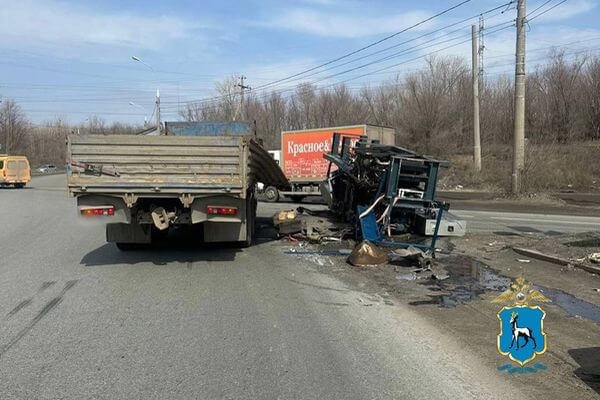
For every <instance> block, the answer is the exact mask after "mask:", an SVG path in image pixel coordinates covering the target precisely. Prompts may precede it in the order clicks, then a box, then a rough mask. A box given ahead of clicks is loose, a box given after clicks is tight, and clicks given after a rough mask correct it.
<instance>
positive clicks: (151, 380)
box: [0, 175, 583, 399]
mask: <svg viewBox="0 0 600 400" xmlns="http://www.w3.org/2000/svg"><path fill="white" fill-rule="evenodd" d="M64 179H65V178H64V176H62V175H56V176H45V177H37V178H34V179H33V181H32V184H31V187H30V188H27V189H23V190H14V189H7V190H0V321H2V322H1V324H0V377H1V379H0V398H2V399H12V398H19V399H23V398H28V399H29V398H65V399H82V398H104V399H120V398H122V399H166V398H168V399H176V398H197V399H263V398H264V399H399V398H402V399H410V398H418V399H447V398H453V399H462V398H481V399H496V398H497V399H506V398H518V399H525V398H527V396H525V395H524V394H522V393H520V392H519V391H518V390H517V389H516V388H515V387H514V385H511V383H510V382H509V381H507V378H505V377H504V376H502V375H500V374H499V373H498V371H496V370H495V369H493V368H490V367H489V366H486V365H485V364H484V363H483V362H482V360H481V358H480V355H477V354H472V353H470V352H469V350H468V349H464V348H462V347H461V346H460V345H459V344H458V342H457V341H455V338H453V337H452V334H451V333H449V332H443V331H441V329H440V328H438V327H437V326H435V325H432V324H431V323H430V322H428V320H426V319H424V318H423V317H421V316H420V315H419V314H417V312H416V311H415V310H414V309H409V308H408V307H407V306H403V305H401V304H394V305H389V304H386V303H385V302H382V301H379V300H377V299H372V298H369V296H368V295H367V294H366V293H363V292H362V291H361V290H360V288H358V287H349V286H348V285H347V284H344V283H342V282H341V281H339V280H337V279H336V278H334V277H332V276H330V275H327V274H325V273H322V272H319V271H317V269H316V268H315V267H314V263H312V262H310V260H306V259H300V258H294V257H293V256H290V255H288V254H285V253H284V251H285V250H287V248H288V247H289V246H287V245H286V244H284V243H280V242H276V241H268V240H263V241H262V242H261V243H260V244H258V245H256V246H253V247H251V248H249V249H243V250H241V249H237V248H231V247H228V248H210V249H194V248H191V249H190V248H177V247H172V248H160V249H151V250H145V251H137V252H128V253H122V252H119V251H118V250H117V249H116V247H114V246H113V245H111V244H106V243H105V242H104V228H103V226H101V225H89V224H84V223H83V222H81V221H79V220H78V219H77V216H76V212H75V204H74V201H73V199H70V198H68V197H66V194H65V190H64V186H65V183H64ZM273 207H274V206H273V205H269V206H268V207H263V208H261V209H260V210H259V213H262V215H263V216H266V215H269V214H270V213H271V211H272V208H273ZM281 207H282V208H285V207H286V205H285V204H284V205H281ZM474 215H475V214H474ZM490 218H491V217H490ZM499 223H502V224H506V223H508V222H507V221H501V222H499ZM511 223H512V222H511ZM535 226H537V225H535ZM573 226H576V227H578V228H579V227H580V226H579V225H573ZM581 228H583V225H581Z"/></svg>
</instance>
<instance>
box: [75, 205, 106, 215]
mask: <svg viewBox="0 0 600 400" xmlns="http://www.w3.org/2000/svg"><path fill="white" fill-rule="evenodd" d="M79 212H80V213H81V215H84V216H86V217H92V216H105V217H110V216H113V215H115V208H114V207H113V206H98V207H85V208H82V209H80V210H79Z"/></svg>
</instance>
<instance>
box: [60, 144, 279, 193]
mask: <svg viewBox="0 0 600 400" xmlns="http://www.w3.org/2000/svg"><path fill="white" fill-rule="evenodd" d="M68 154H69V157H70V164H71V173H70V174H69V176H68V188H69V192H70V193H71V194H72V195H77V194H83V193H106V194H123V193H131V194H133V195H137V196H140V195H141V196H143V195H149V194H152V195H157V194H161V193H163V194H167V193H173V194H174V193H178V194H182V193H185V194H210V193H231V194H238V195H240V196H241V197H244V196H245V191H246V189H247V188H248V187H249V185H252V184H254V183H255V182H256V181H258V180H260V181H264V180H267V181H270V182H273V184H277V185H278V186H285V185H286V184H287V181H286V179H285V176H284V175H283V173H281V171H280V170H279V168H278V167H277V165H276V164H275V163H274V162H273V161H272V159H271V157H270V156H269V155H268V153H267V152H266V151H265V150H264V149H262V148H261V147H260V146H259V145H258V144H257V143H256V142H254V141H253V140H252V139H251V138H250V137H247V136H220V137H218V136H137V135H86V136H79V135H72V136H70V137H69V141H68ZM274 167H276V168H274Z"/></svg>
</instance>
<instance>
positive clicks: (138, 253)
mask: <svg viewBox="0 0 600 400" xmlns="http://www.w3.org/2000/svg"><path fill="white" fill-rule="evenodd" d="M239 251H242V249H240V248H239V246H237V245H229V244H226V245H220V246H219V247H216V246H202V247H199V246H198V245H196V246H193V247H192V246H189V245H186V244H185V243H182V244H173V243H159V244H152V245H147V246H140V248H139V249H137V250H132V251H121V250H119V249H118V248H117V246H116V245H115V244H114V243H106V244H105V245H103V246H100V247H98V248H97V249H95V250H92V251H90V252H89V253H87V254H86V255H85V256H83V258H82V259H81V262H80V264H83V265H85V266H86V267H96V266H103V265H116V264H131V265H133V264H140V263H152V264H154V265H167V264H169V263H171V262H180V263H186V262H189V263H192V262H196V261H233V260H235V256H236V253H237V252H239Z"/></svg>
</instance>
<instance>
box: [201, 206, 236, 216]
mask: <svg viewBox="0 0 600 400" xmlns="http://www.w3.org/2000/svg"><path fill="white" fill-rule="evenodd" d="M237 211H238V210H237V207H222V206H206V213H207V214H210V215H235V214H237Z"/></svg>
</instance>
